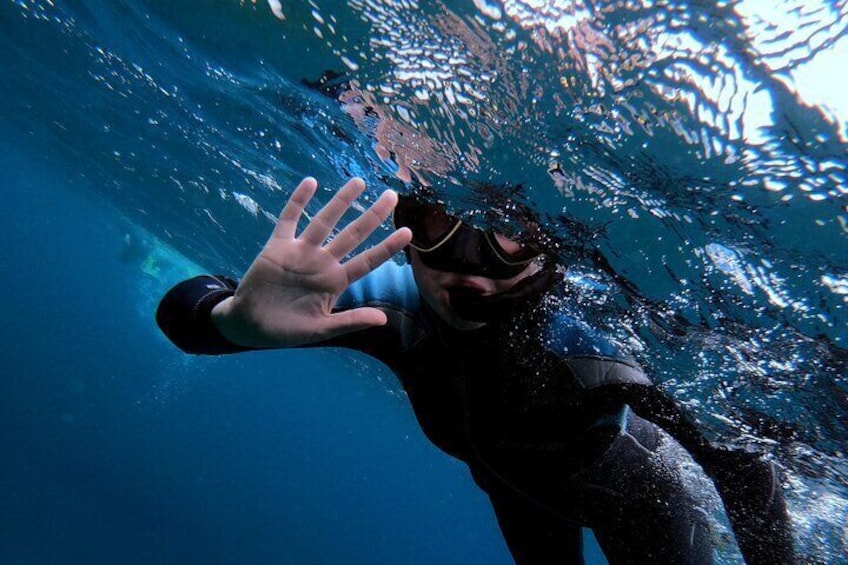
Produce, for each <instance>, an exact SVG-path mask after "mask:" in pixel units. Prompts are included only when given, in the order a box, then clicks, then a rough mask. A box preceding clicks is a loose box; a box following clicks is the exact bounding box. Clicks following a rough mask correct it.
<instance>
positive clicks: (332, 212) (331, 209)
mask: <svg viewBox="0 0 848 565" xmlns="http://www.w3.org/2000/svg"><path fill="white" fill-rule="evenodd" d="M364 190H365V182H364V181H363V180H362V179H360V178H354V179H350V180H349V181H347V182H346V183H345V185H344V186H343V187H341V189H339V191H338V192H337V193H336V194H335V196H333V197H332V198H331V199H330V201H329V202H327V204H326V205H325V206H324V207H323V208H321V211H320V212H318V213H317V214H315V217H314V218H312V221H311V222H309V225H308V226H306V229H304V230H303V233H302V234H301V235H300V238H301V239H302V240H304V241H306V242H307V243H311V244H312V245H322V244H323V243H324V241H325V240H326V239H327V237H328V236H329V235H330V233H332V231H333V228H335V227H336V224H337V223H338V222H339V220H340V219H341V217H342V216H343V215H344V213H345V212H347V211H348V210H349V209H350V207H351V205H353V203H354V202H355V201H356V199H357V198H358V197H359V195H360V194H362V191H364Z"/></svg>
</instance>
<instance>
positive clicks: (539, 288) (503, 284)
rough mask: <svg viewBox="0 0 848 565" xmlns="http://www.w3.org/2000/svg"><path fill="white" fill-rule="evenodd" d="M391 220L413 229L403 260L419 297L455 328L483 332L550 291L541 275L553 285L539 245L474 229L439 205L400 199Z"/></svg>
mask: <svg viewBox="0 0 848 565" xmlns="http://www.w3.org/2000/svg"><path fill="white" fill-rule="evenodd" d="M394 220H395V225H396V226H398V227H400V226H406V227H409V228H410V229H412V233H413V239H412V243H411V244H410V246H409V249H408V250H407V257H408V259H409V262H410V264H411V265H412V270H413V274H414V277H415V281H416V283H417V285H418V288H419V290H420V292H421V296H422V297H423V299H424V301H425V303H426V304H427V305H428V306H429V307H430V308H431V309H432V310H433V311H434V312H435V313H436V314H437V315H438V316H439V317H440V318H441V319H442V320H443V321H444V322H446V323H447V324H448V325H450V326H451V327H453V328H456V329H460V330H473V329H477V328H479V327H482V326H483V325H485V324H486V323H487V322H488V321H490V320H493V319H496V318H498V317H499V316H500V315H502V314H504V313H505V312H506V311H508V310H510V309H514V308H515V307H516V306H518V305H520V304H523V303H524V302H526V301H527V300H529V299H532V298H535V297H538V296H539V295H540V294H541V293H542V292H543V291H544V290H545V289H546V288H547V287H548V285H544V286H543V285H540V284H539V282H540V281H539V279H540V276H541V275H542V274H545V275H548V277H547V278H548V279H551V280H552V276H551V275H552V273H553V270H552V269H551V268H550V265H549V261H548V260H547V257H546V256H545V255H544V253H543V252H542V251H541V250H540V249H539V247H538V246H536V245H534V244H532V243H530V242H528V241H523V240H521V239H518V238H513V237H508V236H506V235H504V234H501V233H497V232H495V231H484V230H480V229H478V228H475V227H472V226H470V225H468V224H467V223H466V222H463V221H462V220H460V219H459V218H457V217H455V216H451V215H449V214H448V213H447V212H446V211H445V209H444V207H442V206H440V205H437V204H430V203H426V202H424V201H423V200H418V199H416V198H415V197H411V196H402V197H401V198H400V201H399V203H398V206H397V208H396V209H395V216H394ZM543 271H544V272H543Z"/></svg>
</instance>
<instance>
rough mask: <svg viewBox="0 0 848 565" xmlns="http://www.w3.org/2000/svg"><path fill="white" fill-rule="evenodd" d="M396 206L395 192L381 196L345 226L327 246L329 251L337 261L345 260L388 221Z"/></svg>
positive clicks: (389, 191) (387, 192)
mask: <svg viewBox="0 0 848 565" xmlns="http://www.w3.org/2000/svg"><path fill="white" fill-rule="evenodd" d="M396 204H397V194H396V193H395V192H394V191H392V190H387V191H386V192H384V193H383V194H381V195H380V198H378V199H377V201H376V202H374V204H372V205H371V207H370V208H368V210H366V211H365V212H364V213H363V214H362V215H361V216H359V217H358V218H357V219H356V220H354V221H352V222H351V223H350V224H348V225H347V226H345V228H344V229H343V230H342V231H341V232H339V234H338V235H337V236H336V237H334V238H333V241H331V242H330V243H328V244H327V251H329V252H330V253H331V254H332V255H333V256H334V257H335V258H336V259H339V260H341V259H343V258H344V257H345V256H346V255H347V254H348V253H350V252H351V251H353V250H354V249H356V248H357V247H359V246H360V245H361V244H362V242H364V241H365V240H366V239H368V236H370V235H371V234H372V233H374V230H376V229H377V228H378V227H380V224H382V223H383V222H384V221H386V218H388V217H389V214H391V212H392V209H394V207H395V205H396Z"/></svg>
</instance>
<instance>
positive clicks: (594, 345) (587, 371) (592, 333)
mask: <svg viewBox="0 0 848 565" xmlns="http://www.w3.org/2000/svg"><path fill="white" fill-rule="evenodd" d="M541 338H542V343H543V346H544V348H545V349H546V350H547V351H548V352H550V353H553V354H554V355H556V356H557V357H559V358H560V359H561V360H562V361H563V362H564V363H565V364H566V365H567V366H568V368H569V369H570V370H571V371H572V372H573V373H574V375H575V377H576V378H577V380H578V381H579V382H580V383H581V385H582V386H584V387H585V388H596V387H598V386H602V385H607V384H621V383H638V384H651V381H650V379H649V378H648V377H647V375H645V372H644V371H643V369H642V367H641V366H640V365H639V364H638V363H637V362H636V360H635V359H634V358H633V357H632V356H631V355H630V354H629V353H627V352H626V351H625V350H624V349H623V348H622V347H621V346H620V345H618V344H616V343H615V342H614V341H613V340H612V339H611V338H610V337H609V336H608V335H606V334H604V333H603V332H601V331H599V330H598V329H596V328H593V327H592V326H590V325H589V324H587V323H586V322H585V321H583V320H580V319H578V318H577V317H576V316H575V315H573V314H572V313H570V312H569V311H567V310H565V309H559V310H554V311H549V312H547V313H546V318H545V322H544V324H543V326H542V336H541Z"/></svg>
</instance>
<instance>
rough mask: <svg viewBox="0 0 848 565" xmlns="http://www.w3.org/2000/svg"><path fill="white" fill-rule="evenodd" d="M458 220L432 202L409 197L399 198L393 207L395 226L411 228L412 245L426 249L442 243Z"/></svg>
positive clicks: (453, 229)
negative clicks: (428, 202) (423, 201)
mask: <svg viewBox="0 0 848 565" xmlns="http://www.w3.org/2000/svg"><path fill="white" fill-rule="evenodd" d="M459 223H460V220H459V219H457V218H454V217H453V216H451V215H449V214H448V213H447V212H445V210H444V208H442V207H441V206H437V205H434V204H425V203H422V202H418V201H415V200H412V199H410V198H401V199H400V200H399V201H398V204H397V206H396V207H395V212H394V224H395V227H396V228H401V227H407V228H409V229H411V230H412V245H413V247H415V248H417V249H419V250H421V251H427V250H430V249H432V248H434V247H437V246H438V245H440V244H442V243H444V240H445V238H447V237H449V236H450V235H451V234H452V233H453V232H454V231H455V229H456V227H457V226H458V225H459Z"/></svg>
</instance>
